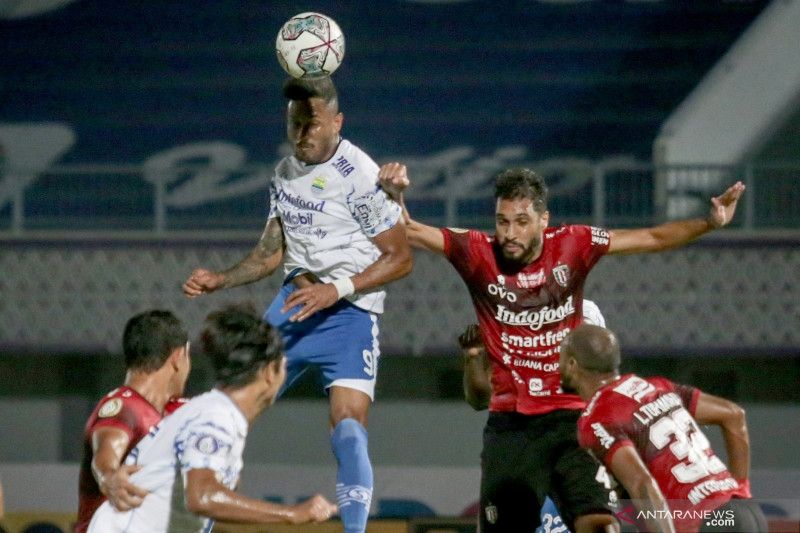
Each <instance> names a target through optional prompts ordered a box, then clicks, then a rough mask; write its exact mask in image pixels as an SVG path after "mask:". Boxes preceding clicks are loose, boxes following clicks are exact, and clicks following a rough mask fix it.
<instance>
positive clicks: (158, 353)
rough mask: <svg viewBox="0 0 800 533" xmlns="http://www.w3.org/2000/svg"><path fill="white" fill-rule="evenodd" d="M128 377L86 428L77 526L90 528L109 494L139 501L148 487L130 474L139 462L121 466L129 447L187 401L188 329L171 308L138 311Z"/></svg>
mask: <svg viewBox="0 0 800 533" xmlns="http://www.w3.org/2000/svg"><path fill="white" fill-rule="evenodd" d="M122 345H123V351H124V354H125V368H126V369H127V373H126V375H125V383H124V385H123V386H122V387H119V388H117V389H114V390H112V391H111V392H109V393H108V394H107V395H106V396H105V397H104V398H103V399H102V400H101V401H100V402H99V403H98V404H97V406H96V407H95V408H94V411H93V412H92V414H91V416H89V419H88V420H87V422H86V428H85V430H84V443H83V460H82V461H81V469H80V477H79V494H78V520H77V523H76V524H75V529H74V531H75V532H76V533H82V532H84V531H86V528H87V527H88V526H89V522H90V521H91V519H92V514H93V513H94V512H95V510H96V509H97V508H98V507H100V505H101V504H102V503H103V502H104V501H105V500H106V498H108V499H109V500H110V501H111V503H112V504H113V505H114V506H115V507H117V508H118V509H120V510H125V509H130V508H132V507H137V506H138V505H140V504H141V503H142V498H144V496H145V495H146V494H147V492H146V491H144V490H142V489H141V488H139V487H136V486H135V485H133V484H132V483H130V481H128V476H129V475H130V474H131V473H133V472H134V471H135V470H136V468H135V467H132V466H126V465H123V466H120V464H121V463H122V461H123V460H124V459H125V456H126V455H128V452H130V451H131V449H132V448H133V447H134V446H135V445H136V443H137V442H139V440H140V439H141V438H142V437H144V436H145V435H147V433H148V432H149V431H150V429H151V428H153V427H154V426H155V425H156V424H158V422H159V421H160V420H161V419H162V418H163V416H164V415H166V414H169V413H170V412H172V411H174V410H175V409H177V408H178V407H180V406H181V405H182V403H183V400H181V399H177V398H178V397H179V396H181V395H182V394H183V388H184V385H185V384H186V378H187V377H188V375H189V370H190V368H191V363H190V360H189V342H188V335H187V333H186V331H185V330H184V329H183V326H182V325H181V323H180V321H179V320H178V319H177V318H176V317H175V315H173V314H172V313H171V312H169V311H159V310H154V311H147V312H144V313H141V314H138V315H136V316H134V317H132V318H131V319H130V320H129V321H128V323H127V324H126V326H125V333H124V335H123V340H122Z"/></svg>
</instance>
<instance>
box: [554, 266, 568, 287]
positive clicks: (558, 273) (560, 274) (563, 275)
mask: <svg viewBox="0 0 800 533" xmlns="http://www.w3.org/2000/svg"><path fill="white" fill-rule="evenodd" d="M553 277H554V278H555V280H556V283H558V284H559V285H561V286H562V287H566V286H567V285H569V265H558V266H557V267H555V268H554V269H553Z"/></svg>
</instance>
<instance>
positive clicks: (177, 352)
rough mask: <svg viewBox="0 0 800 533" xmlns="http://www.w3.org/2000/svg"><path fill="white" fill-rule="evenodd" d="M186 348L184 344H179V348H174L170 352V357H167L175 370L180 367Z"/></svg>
mask: <svg viewBox="0 0 800 533" xmlns="http://www.w3.org/2000/svg"><path fill="white" fill-rule="evenodd" d="M184 350H185V348H184V347H183V346H179V347H177V348H173V349H172V351H171V352H170V354H169V359H167V361H169V364H170V366H172V368H173V369H174V370H178V369H179V368H180V366H181V359H182V358H183V356H184Z"/></svg>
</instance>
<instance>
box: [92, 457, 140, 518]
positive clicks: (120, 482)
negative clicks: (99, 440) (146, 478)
mask: <svg viewBox="0 0 800 533" xmlns="http://www.w3.org/2000/svg"><path fill="white" fill-rule="evenodd" d="M141 468H142V467H140V466H136V465H122V466H120V467H119V468H117V469H116V470H115V471H114V473H113V474H111V475H110V476H108V477H107V478H106V480H105V482H104V483H103V485H104V486H103V487H101V488H103V489H104V490H103V493H104V494H105V495H106V496H107V497H108V501H109V502H111V505H113V506H114V508H115V509H117V510H118V511H128V510H130V509H133V508H135V507H139V506H140V505H142V501H143V500H144V497H145V496H147V494H148V493H147V491H146V490H144V489H143V488H141V487H137V486H136V485H134V484H133V483H131V482H130V479H129V477H130V475H131V474H133V473H134V472H138V471H139V470H140V469H141Z"/></svg>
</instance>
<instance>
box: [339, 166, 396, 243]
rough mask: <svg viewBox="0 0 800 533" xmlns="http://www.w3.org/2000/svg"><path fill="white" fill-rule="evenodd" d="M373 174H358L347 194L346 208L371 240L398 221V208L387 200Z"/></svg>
mask: <svg viewBox="0 0 800 533" xmlns="http://www.w3.org/2000/svg"><path fill="white" fill-rule="evenodd" d="M377 181H378V168H377V165H375V169H374V172H364V173H358V174H357V175H356V177H355V178H354V179H353V181H352V182H351V183H352V187H351V190H350V191H349V192H348V194H347V207H348V208H349V209H350V213H351V214H352V215H353V218H354V219H355V220H356V222H358V224H359V225H360V226H361V229H362V231H363V232H364V233H365V234H366V235H367V237H370V238H373V237H375V236H376V235H379V234H381V233H383V232H384V231H386V230H388V229H391V228H392V227H394V225H395V224H397V221H398V220H399V219H400V212H401V210H400V206H399V205H397V204H396V203H395V202H393V201H391V200H389V197H388V196H387V195H386V193H385V192H384V190H383V189H381V187H380V185H378V183H377Z"/></svg>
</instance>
